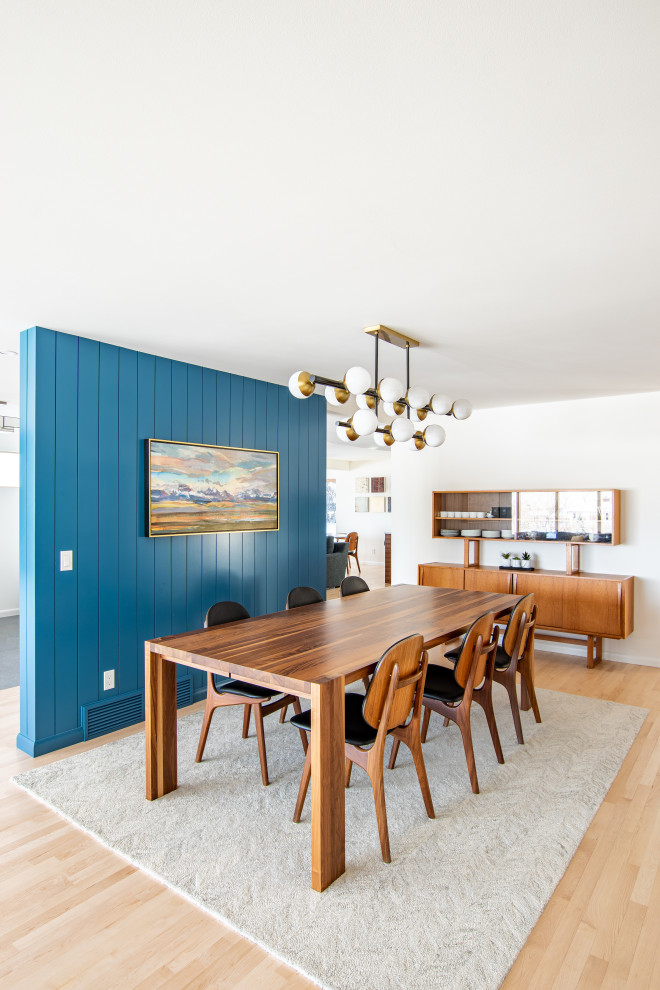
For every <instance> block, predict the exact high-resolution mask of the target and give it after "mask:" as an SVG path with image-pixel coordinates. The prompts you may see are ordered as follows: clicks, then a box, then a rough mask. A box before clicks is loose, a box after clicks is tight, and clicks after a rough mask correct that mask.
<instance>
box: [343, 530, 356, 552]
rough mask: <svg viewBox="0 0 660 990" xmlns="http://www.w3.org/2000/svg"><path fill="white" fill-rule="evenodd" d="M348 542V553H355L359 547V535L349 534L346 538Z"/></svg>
mask: <svg viewBox="0 0 660 990" xmlns="http://www.w3.org/2000/svg"><path fill="white" fill-rule="evenodd" d="M346 542H347V543H348V552H349V553H355V551H356V550H357V547H358V535H357V533H349V534H348V536H347V537H346Z"/></svg>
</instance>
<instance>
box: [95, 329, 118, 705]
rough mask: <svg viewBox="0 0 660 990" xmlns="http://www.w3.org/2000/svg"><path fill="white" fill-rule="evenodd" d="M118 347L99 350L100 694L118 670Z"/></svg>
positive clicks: (105, 693)
mask: <svg viewBox="0 0 660 990" xmlns="http://www.w3.org/2000/svg"><path fill="white" fill-rule="evenodd" d="M118 383H119V350H118V348H116V347H111V346H110V345H109V344H101V346H100V351H99V660H100V670H99V697H101V698H104V697H105V698H108V697H112V695H114V694H117V693H118V687H119V685H118V683H117V678H116V677H115V687H114V688H113V689H111V690H109V691H103V672H104V671H106V670H115V671H116V669H117V665H118V659H119V561H118V542H119V524H118V505H117V492H118V488H119V388H118Z"/></svg>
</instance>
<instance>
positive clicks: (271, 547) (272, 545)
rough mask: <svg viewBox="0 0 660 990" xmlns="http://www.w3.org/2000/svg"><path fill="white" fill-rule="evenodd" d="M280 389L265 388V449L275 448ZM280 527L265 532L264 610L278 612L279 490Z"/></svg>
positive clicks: (269, 385) (279, 607) (280, 462)
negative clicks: (273, 530) (274, 530)
mask: <svg viewBox="0 0 660 990" xmlns="http://www.w3.org/2000/svg"><path fill="white" fill-rule="evenodd" d="M280 391H281V389H279V388H278V386H277V385H273V384H271V383H270V382H269V383H268V385H267V389H266V449H267V450H277V449H278V443H277V424H278V396H279V393H280ZM279 469H280V475H281V472H282V454H281V453H280V456H279ZM279 506H280V529H279V530H278V531H277V532H271V533H266V605H265V611H266V612H278V611H279V610H280V609H281V608H282V605H281V604H280V600H279V595H278V591H279V589H278V586H277V570H278V568H277V559H278V543H279V541H280V536H281V526H282V521H281V516H282V493H281V490H280V499H279Z"/></svg>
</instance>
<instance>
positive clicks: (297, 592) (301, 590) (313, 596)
mask: <svg viewBox="0 0 660 990" xmlns="http://www.w3.org/2000/svg"><path fill="white" fill-rule="evenodd" d="M322 601H323V596H322V595H320V594H319V593H318V591H317V590H316V588H308V587H307V586H306V585H304V584H301V585H300V586H299V587H298V588H292V589H291V591H290V592H289V594H288V595H287V598H286V607H287V608H298V607H299V606H300V605H315V604H316V603H317V602H322Z"/></svg>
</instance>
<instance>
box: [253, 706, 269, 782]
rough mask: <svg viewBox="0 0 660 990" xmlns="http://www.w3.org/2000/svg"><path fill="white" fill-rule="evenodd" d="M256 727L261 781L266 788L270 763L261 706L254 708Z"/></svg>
mask: <svg viewBox="0 0 660 990" xmlns="http://www.w3.org/2000/svg"><path fill="white" fill-rule="evenodd" d="M254 725H255V728H256V730H257V742H258V744H259V762H260V763H261V779H262V781H263V784H264V787H268V762H267V760H266V740H265V738H264V717H263V715H262V713H261V705H255V706H254Z"/></svg>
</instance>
